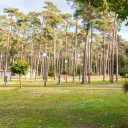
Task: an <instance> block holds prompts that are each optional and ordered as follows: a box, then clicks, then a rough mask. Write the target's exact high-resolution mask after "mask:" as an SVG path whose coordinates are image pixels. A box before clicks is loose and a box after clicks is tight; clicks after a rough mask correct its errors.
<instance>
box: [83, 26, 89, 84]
mask: <svg viewBox="0 0 128 128" xmlns="http://www.w3.org/2000/svg"><path fill="white" fill-rule="evenodd" d="M88 38H89V25H88V26H87V32H86V41H85V51H84V62H83V75H82V84H85V73H86V65H87V61H86V60H87V42H88Z"/></svg>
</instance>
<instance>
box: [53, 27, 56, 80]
mask: <svg viewBox="0 0 128 128" xmlns="http://www.w3.org/2000/svg"><path fill="white" fill-rule="evenodd" d="M54 32H55V28H54ZM53 56H54V80H56V36H55V38H54V40H53Z"/></svg>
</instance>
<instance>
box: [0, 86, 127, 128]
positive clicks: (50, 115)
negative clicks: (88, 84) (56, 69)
mask: <svg viewBox="0 0 128 128" xmlns="http://www.w3.org/2000/svg"><path fill="white" fill-rule="evenodd" d="M59 96H61V97H62V98H61V97H59ZM125 122H128V94H124V92H123V91H122V90H109V89H106V90H105V89H103V90H88V89H79V88H50V87H49V88H36V89H35V88H34V89H30V88H23V89H12V88H10V89H8V88H1V89H0V128H4V127H5V128H24V127H26V128H28V127H29V128H62V127H63V128H111V127H113V128H120V125H121V124H123V123H125Z"/></svg>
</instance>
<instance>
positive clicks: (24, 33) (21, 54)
mask: <svg viewBox="0 0 128 128" xmlns="http://www.w3.org/2000/svg"><path fill="white" fill-rule="evenodd" d="M24 35H25V29H24V34H23V39H22V49H21V60H23V48H24Z"/></svg>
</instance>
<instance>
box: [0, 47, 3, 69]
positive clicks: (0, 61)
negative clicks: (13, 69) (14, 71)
mask: <svg viewBox="0 0 128 128" xmlns="http://www.w3.org/2000/svg"><path fill="white" fill-rule="evenodd" d="M2 59H3V49H2V51H1V56H0V70H1V67H2Z"/></svg>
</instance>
